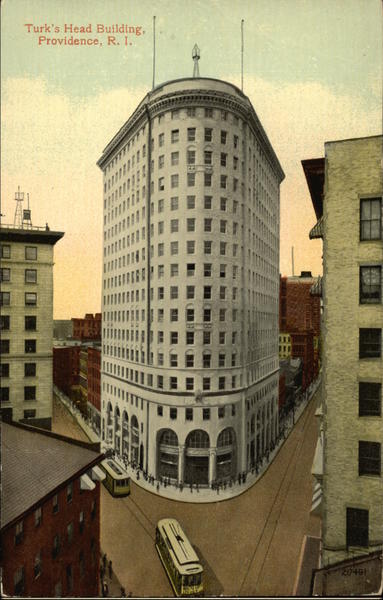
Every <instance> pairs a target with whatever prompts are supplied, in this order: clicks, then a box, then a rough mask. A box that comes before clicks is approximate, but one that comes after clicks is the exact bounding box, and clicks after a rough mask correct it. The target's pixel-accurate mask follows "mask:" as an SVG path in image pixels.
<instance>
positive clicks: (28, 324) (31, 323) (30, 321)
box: [25, 316, 37, 331]
mask: <svg viewBox="0 0 383 600" xmlns="http://www.w3.org/2000/svg"><path fill="white" fill-rule="evenodd" d="M36 322H37V317H35V316H27V317H25V330H26V331H36Z"/></svg>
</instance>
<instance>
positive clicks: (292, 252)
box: [291, 246, 294, 277]
mask: <svg viewBox="0 0 383 600" xmlns="http://www.w3.org/2000/svg"><path fill="white" fill-rule="evenodd" d="M291 268H292V272H293V277H294V246H291Z"/></svg>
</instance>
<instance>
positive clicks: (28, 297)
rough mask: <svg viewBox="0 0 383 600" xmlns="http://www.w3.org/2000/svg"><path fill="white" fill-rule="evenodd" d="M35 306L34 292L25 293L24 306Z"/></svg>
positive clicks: (35, 297) (35, 295)
mask: <svg viewBox="0 0 383 600" xmlns="http://www.w3.org/2000/svg"><path fill="white" fill-rule="evenodd" d="M36 305H37V294H36V292H25V306H36Z"/></svg>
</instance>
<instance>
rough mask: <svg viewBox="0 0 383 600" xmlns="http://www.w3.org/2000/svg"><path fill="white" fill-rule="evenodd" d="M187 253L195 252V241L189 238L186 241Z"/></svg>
mask: <svg viewBox="0 0 383 600" xmlns="http://www.w3.org/2000/svg"><path fill="white" fill-rule="evenodd" d="M186 253H187V254H194V253H195V241H194V240H188V241H187V242H186Z"/></svg>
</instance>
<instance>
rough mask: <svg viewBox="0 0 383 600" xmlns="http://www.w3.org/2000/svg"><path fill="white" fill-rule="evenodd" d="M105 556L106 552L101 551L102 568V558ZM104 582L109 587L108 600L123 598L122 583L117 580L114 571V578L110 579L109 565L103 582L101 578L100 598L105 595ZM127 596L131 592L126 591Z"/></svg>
mask: <svg viewBox="0 0 383 600" xmlns="http://www.w3.org/2000/svg"><path fill="white" fill-rule="evenodd" d="M103 555H104V552H103V551H102V550H101V557H100V567H101V566H102V556H103ZM108 560H109V558H108V557H107V562H108ZM102 581H105V582H106V584H107V586H108V596H107V597H108V598H121V597H123V596H122V594H121V589H122V586H121V583H120V581H119V580H118V579H117V576H116V574H115V572H114V570H112V577H109V573H108V565H107V567H106V572H105V574H104V577H103V580H101V578H100V597H103V593H102ZM125 593H126V596H128V593H129V591H128V590H125Z"/></svg>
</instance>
